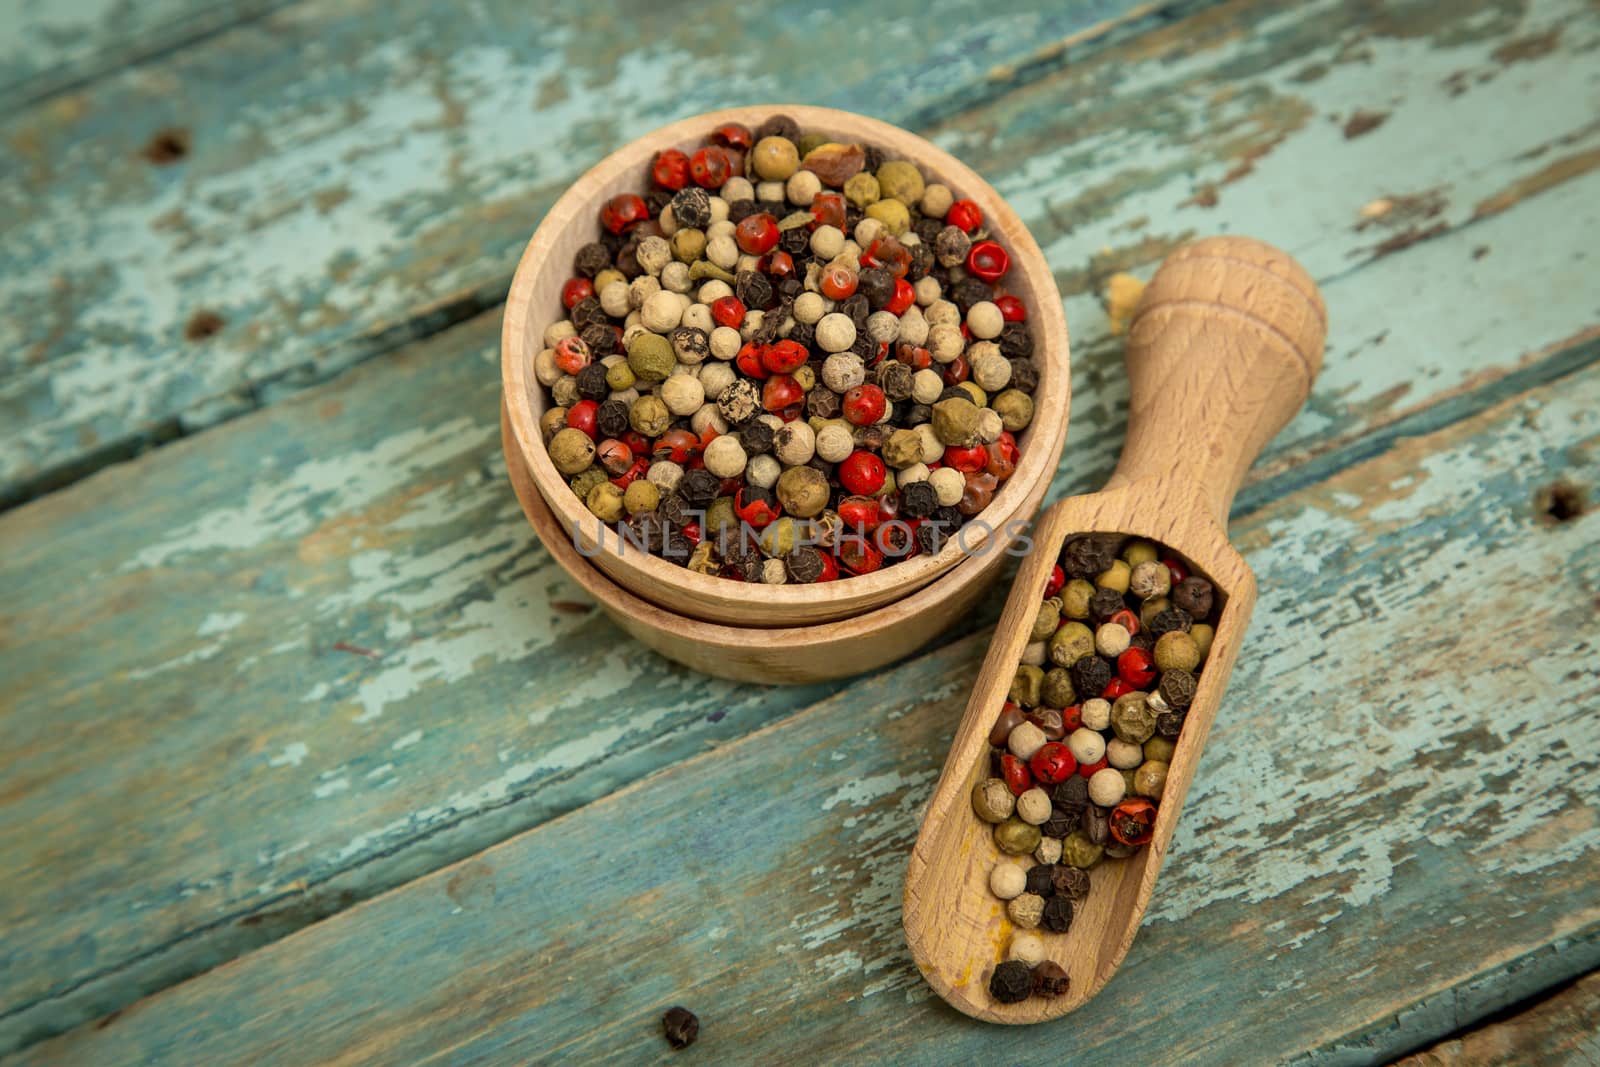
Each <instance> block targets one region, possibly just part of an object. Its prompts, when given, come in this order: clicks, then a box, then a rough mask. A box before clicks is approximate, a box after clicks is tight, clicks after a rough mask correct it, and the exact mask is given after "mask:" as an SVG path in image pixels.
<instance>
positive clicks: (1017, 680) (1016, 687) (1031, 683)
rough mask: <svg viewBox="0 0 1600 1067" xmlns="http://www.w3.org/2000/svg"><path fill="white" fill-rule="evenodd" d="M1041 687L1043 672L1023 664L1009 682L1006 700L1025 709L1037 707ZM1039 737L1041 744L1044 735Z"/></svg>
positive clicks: (1036, 728)
mask: <svg viewBox="0 0 1600 1067" xmlns="http://www.w3.org/2000/svg"><path fill="white" fill-rule="evenodd" d="M1043 686H1044V671H1042V670H1040V669H1039V668H1038V667H1030V666H1028V665H1026V664H1024V665H1022V666H1020V667H1018V668H1017V673H1016V675H1015V676H1014V677H1013V678H1012V680H1011V691H1010V693H1009V695H1007V697H1006V699H1007V700H1010V701H1011V702H1012V703H1014V704H1021V705H1022V706H1023V707H1025V708H1032V707H1037V706H1038V704H1039V693H1040V690H1041V689H1042V688H1043ZM1034 730H1035V731H1037V730H1038V727H1034ZM1039 736H1040V742H1039V743H1040V744H1043V743H1044V741H1043V737H1044V735H1043V734H1040V735H1039ZM1013 751H1015V750H1013ZM1017 755H1019V756H1020V755H1022V753H1020V752H1018V753H1017ZM1028 755H1030V756H1031V755H1032V753H1031V752H1030V753H1028ZM1024 758H1026V757H1024Z"/></svg>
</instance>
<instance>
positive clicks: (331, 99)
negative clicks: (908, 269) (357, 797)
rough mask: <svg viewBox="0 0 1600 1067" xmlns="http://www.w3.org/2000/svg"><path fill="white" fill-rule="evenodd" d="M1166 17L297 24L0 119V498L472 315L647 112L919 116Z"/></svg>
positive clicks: (1082, 14) (354, 9)
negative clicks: (25, 310)
mask: <svg viewBox="0 0 1600 1067" xmlns="http://www.w3.org/2000/svg"><path fill="white" fill-rule="evenodd" d="M83 2H87V0H83ZM177 2H178V0H159V3H160V4H161V5H163V6H165V8H166V10H171V7H170V5H172V4H174V3H177ZM196 2H197V3H200V2H205V0H196ZM1168 6H1182V5H1181V4H1169V5H1162V4H1152V3H1149V2H1144V3H1141V2H1139V0H1067V2H1064V3H1063V2H1058V0H1024V2H1022V3H1018V4H1011V5H1007V7H1006V9H1005V10H1004V11H1003V12H1002V11H997V10H995V9H993V7H992V5H986V4H984V3H982V2H981V0H939V2H938V4H937V5H936V6H934V7H930V6H929V5H927V4H925V3H914V2H911V0H884V2H882V3H878V4H875V5H874V8H873V23H874V33H873V34H872V35H870V36H863V35H862V34H860V33H859V32H857V30H856V26H855V22H854V20H853V19H851V18H845V17H842V16H841V14H840V13H841V12H843V11H845V10H847V5H844V4H841V3H838V2H837V0H830V2H828V3H820V4H813V3H809V2H803V0H780V2H777V3H772V4H766V5H763V6H761V7H759V8H756V7H751V6H750V5H748V4H739V3H734V2H731V0H715V2H712V3H706V4H701V5H699V6H698V7H697V8H696V9H695V17H693V18H687V17H684V14H683V12H682V10H681V9H678V8H677V7H675V6H672V5H662V4H652V3H649V2H647V0H622V2H620V3H616V4H611V5H608V6H607V8H606V9H605V14H604V17H601V16H600V14H599V12H598V11H597V10H596V8H595V7H594V5H593V4H590V3H586V2H583V0H559V2H556V3H551V4H545V5H541V7H540V9H539V12H538V17H537V18H533V17H530V15H529V12H528V10H527V7H526V5H523V4H518V3H514V2H512V0H483V2H480V3H475V4H473V5H471V6H470V7H468V8H466V9H462V8H461V7H460V6H459V5H448V4H447V5H440V4H436V3H433V2H431V0H401V2H400V3H398V4H385V5H374V4H373V3H371V2H370V0H333V2H329V3H316V4H311V3H300V4H294V5H292V6H289V7H286V8H284V9H282V10H279V11H273V12H271V13H270V14H267V15H266V16H265V17H262V18H258V19H255V20H253V21H249V22H247V23H245V24H242V25H240V26H239V27H237V28H235V29H233V30H230V31H228V32H224V33H219V34H216V35H215V36H212V37H210V38H207V39H206V40H204V41H202V42H199V43H197V44H195V45H194V46H193V47H189V48H176V49H173V50H172V51H170V52H166V53H163V54H160V55H158V56H154V57H152V58H151V59H150V60H149V61H148V62H146V63H143V64H140V65H139V66H137V67H133V68H129V69H126V70H122V71H120V72H117V73H115V74H113V75H111V76H108V77H105V78H102V79H99V80H96V81H93V82H92V83H90V84H88V85H85V86H83V87H82V88H80V89H77V90H75V91H70V92H64V93H61V94H58V95H55V96H52V97H51V98H49V99H47V100H42V101H40V102H39V103H37V104H36V105H33V106H30V107H25V108H23V109H22V110H20V111H18V112H16V113H14V114H11V115H9V116H0V145H3V146H4V149H5V151H6V152H7V154H8V156H9V157H10V158H8V161H7V167H6V169H5V172H4V177H3V179H0V268H3V269H0V301H3V302H4V303H5V304H6V305H8V306H24V307H32V308H37V309H39V310H38V313H37V314H32V315H28V316H6V317H5V318H4V319H0V371H3V378H0V504H10V503H13V502H15V501H17V500H19V499H26V498H29V497H31V496H34V495H37V494H38V493H39V492H41V491H47V490H48V489H50V488H52V487H54V486H57V485H60V484H64V483H66V482H70V481H72V480H75V479H77V478H79V477H82V476H83V474H85V473H87V472H89V471H91V470H95V469H98V468H99V467H101V466H104V465H105V464H107V463H110V462H114V461H116V460H117V459H120V458H125V457H127V456H129V455H132V454H135V453H137V452H138V451H139V450H140V449H142V448H145V447H148V446H149V445H151V444H155V443H161V442H164V441H167V440H170V439H172V438H173V437H175V436H178V435H181V434H186V433H191V432H194V431H196V430H198V429H200V428H203V427H206V426H211V425H215V424H216V423H218V422H221V421H225V420H226V419H229V418H233V417H236V416H237V415H239V414H241V413H243V412H246V411H249V410H252V409H254V408H257V407H260V406H262V405H264V404H268V403H271V402H272V400H273V399H274V398H275V397H277V396H279V395H282V394H284V393H286V392H293V391H296V390H299V389H302V388H305V387H306V386H307V385H310V384H313V383H316V382H318V381H323V380H326V379H327V378H329V377H331V376H333V375H335V374H338V373H339V372H341V371H342V370H343V369H345V368H347V367H349V366H351V365H352V364H354V363H358V362H360V361H362V360H365V359H369V358H371V357H373V356H375V355H377V354H379V353H381V352H384V351H387V350H389V349H391V348H393V347H395V346H396V345H398V344H401V343H404V342H405V341H408V340H412V339H414V338H416V337H418V336H423V335H426V334H428V333H432V332H434V331H436V330H438V329H440V328H441V327H443V326H445V325H448V324H449V323H451V322H454V321H459V320H461V319H464V318H467V317H470V316H471V315H473V314H476V313H477V312H478V311H480V310H483V309H485V308H488V307H492V306H494V305H496V304H498V303H499V302H500V301H501V300H502V299H503V298H504V296H505V293H506V288H507V285H508V283H509V282H510V279H511V271H512V268H513V267H514V265H515V263H516V256H517V254H518V252H519V251H520V250H521V249H522V247H523V245H524V244H525V243H526V242H527V240H528V237H529V235H530V234H531V233H532V232H533V230H534V228H535V226H536V224H537V223H538V220H539V218H540V216H541V215H542V214H543V213H544V211H545V210H546V209H547V208H548V207H549V206H550V205H551V203H552V202H553V201H554V200H555V199H556V197H557V196H558V195H559V194H560V193H561V191H562V190H563V189H565V188H566V186H567V185H568V184H569V183H570V182H571V181H572V180H573V179H574V178H576V177H577V176H578V175H579V174H581V173H582V172H583V171H584V170H585V169H587V168H588V167H589V166H590V165H591V164H593V163H594V162H595V161H597V160H598V159H600V158H601V157H603V156H604V155H606V154H607V153H608V152H610V151H612V150H614V149H616V148H618V147H620V146H621V145H623V144H626V143H627V142H628V141H629V140H631V139H633V138H635V137H637V136H639V135H641V134H643V133H646V132H648V131H650V130H652V129H654V128H656V127H657V126H660V125H661V124H663V123H665V122H668V121H670V120H672V119H674V118H681V117H683V116H687V115H693V114H696V113H699V112H703V111H709V110H712V109H715V108H719V107H725V106H728V105H729V104H730V103H739V102H749V101H752V100H761V99H766V100H794V101H806V102H810V103H815V104H820V105H828V106H834V107H840V108H844V109H846V110H854V111H859V112H864V113H868V114H871V115H873V116H875V117H880V118H884V119H887V120H889V121H891V122H895V121H898V122H902V123H904V122H911V121H919V122H922V123H926V122H927V121H929V120H928V119H927V118H919V116H924V115H931V114H938V113H943V111H944V110H946V107H945V103H944V102H945V101H947V100H949V101H959V102H960V103H961V104H963V105H965V104H968V103H971V102H972V101H974V100H976V99H981V98H982V96H983V94H984V93H985V92H986V91H987V89H988V88H989V87H990V84H991V83H990V81H989V78H990V76H991V74H992V73H994V72H996V71H998V72H1001V73H1002V74H1003V75H1005V74H1010V73H1014V72H1015V71H1016V70H1017V69H1019V68H1020V69H1028V70H1033V69H1048V68H1049V67H1050V66H1051V65H1052V64H1055V63H1058V62H1060V61H1062V59H1063V58H1064V57H1065V55H1066V54H1067V52H1066V49H1067V48H1068V46H1070V45H1073V44H1074V42H1076V41H1077V40H1078V38H1079V35H1082V34H1088V35H1089V36H1090V37H1091V38H1094V39H1096V40H1099V39H1105V38H1107V36H1108V35H1109V34H1111V33H1112V32H1113V31H1120V32H1127V31H1128V30H1129V29H1130V28H1133V27H1137V26H1139V25H1144V24H1157V23H1159V22H1161V21H1162V18H1161V17H1160V15H1159V14H1157V13H1155V12H1156V9H1164V8H1165V7H1168ZM929 20H932V21H933V22H936V23H937V24H938V25H939V26H940V27H941V31H940V33H938V34H936V35H930V34H928V33H926V32H924V27H925V26H926V25H927V24H928V23H929ZM34 25H40V24H39V23H37V22H35V23H34ZM1104 27H1109V29H1107V28H1104ZM885 41H891V42H893V46H892V59H890V58H888V56H886V54H885V52H884V44H883V42H885ZM1041 50H1043V51H1041ZM1071 54H1072V55H1074V56H1077V55H1081V54H1084V49H1083V48H1081V47H1079V48H1075V49H1074V50H1073V51H1072V53H1071ZM775 55H782V56H784V57H785V59H784V62H782V63H774V62H772V57H773V56H775ZM173 130H175V131H181V132H182V134H183V135H184V136H185V138H186V141H187V144H188V145H189V148H188V151H187V154H186V155H185V156H184V158H183V159H182V160H180V161H177V162H174V163H169V164H167V165H161V166H157V165H152V164H151V163H149V162H147V161H146V159H145V156H144V153H145V150H146V148H147V147H148V146H149V144H150V142H151V140H152V138H154V137H156V136H158V135H159V134H161V133H162V132H164V131H173ZM202 312H204V313H210V314H214V315H216V316H218V317H219V318H220V319H221V320H222V324H223V325H222V328H221V329H220V331H219V332H216V333H215V334H214V335H211V336H207V337H205V338H203V339H200V340H191V339H189V336H190V333H191V331H189V330H188V329H187V328H188V326H189V324H190V323H191V322H192V321H194V317H195V315H196V314H198V313H202Z"/></svg>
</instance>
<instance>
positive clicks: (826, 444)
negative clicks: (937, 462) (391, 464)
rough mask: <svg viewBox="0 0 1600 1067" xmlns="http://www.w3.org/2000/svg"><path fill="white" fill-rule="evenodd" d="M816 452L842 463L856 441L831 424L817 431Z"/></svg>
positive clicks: (835, 423)
mask: <svg viewBox="0 0 1600 1067" xmlns="http://www.w3.org/2000/svg"><path fill="white" fill-rule="evenodd" d="M790 425H791V426H792V425H794V423H790ZM816 450H817V455H818V456H821V457H822V458H823V459H825V460H827V461H828V462H829V463H841V462H843V461H844V460H845V458H846V457H848V456H849V455H850V453H852V452H854V451H855V450H856V441H855V438H854V437H853V436H852V435H851V433H850V430H849V428H848V427H847V426H844V425H841V424H840V423H837V422H830V423H829V424H828V425H826V426H824V427H823V428H822V429H820V430H818V431H817V438H816ZM956 477H958V478H959V477H960V473H959V472H956ZM957 499H959V497H958V498H957Z"/></svg>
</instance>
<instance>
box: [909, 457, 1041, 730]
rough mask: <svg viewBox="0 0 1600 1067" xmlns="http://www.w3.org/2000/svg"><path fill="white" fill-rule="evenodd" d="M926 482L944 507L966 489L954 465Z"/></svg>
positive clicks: (958, 500) (963, 480) (955, 501)
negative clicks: (937, 495)
mask: <svg viewBox="0 0 1600 1067" xmlns="http://www.w3.org/2000/svg"><path fill="white" fill-rule="evenodd" d="M928 484H929V485H931V486H933V491H934V492H935V493H937V494H939V505H940V506H941V507H946V508H953V507H955V506H956V505H957V504H959V503H961V497H962V495H963V494H965V493H966V491H967V480H966V479H965V478H964V477H962V476H961V472H960V471H958V470H956V469H955V468H954V467H940V468H939V469H938V470H936V471H934V472H933V473H932V474H930V475H928ZM1040 736H1043V735H1040Z"/></svg>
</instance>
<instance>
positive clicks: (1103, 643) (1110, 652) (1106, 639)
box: [1094, 622, 1130, 659]
mask: <svg viewBox="0 0 1600 1067" xmlns="http://www.w3.org/2000/svg"><path fill="white" fill-rule="evenodd" d="M1129 640H1130V637H1129V635H1128V628H1127V627H1126V626H1123V625H1122V624H1121V623H1119V622H1104V623H1101V624H1100V628H1099V629H1098V630H1096V631H1095V632H1094V650H1095V651H1096V652H1098V653H1100V654H1101V655H1102V656H1104V657H1106V658H1107V659H1116V658H1117V657H1118V656H1120V655H1122V654H1123V653H1124V652H1126V651H1127V650H1128V642H1129Z"/></svg>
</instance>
